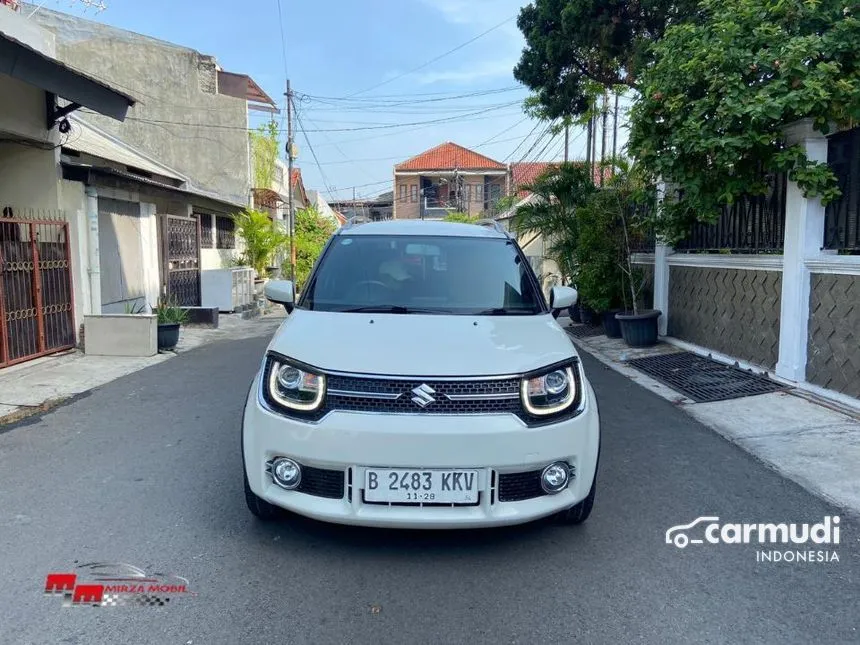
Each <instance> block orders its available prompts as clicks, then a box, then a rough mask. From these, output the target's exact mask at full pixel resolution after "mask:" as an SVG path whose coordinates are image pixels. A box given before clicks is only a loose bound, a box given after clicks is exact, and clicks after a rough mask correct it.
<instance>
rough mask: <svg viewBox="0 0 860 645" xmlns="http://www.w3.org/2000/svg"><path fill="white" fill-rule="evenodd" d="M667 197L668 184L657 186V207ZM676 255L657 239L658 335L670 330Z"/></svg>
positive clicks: (656, 293)
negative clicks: (671, 271)
mask: <svg viewBox="0 0 860 645" xmlns="http://www.w3.org/2000/svg"><path fill="white" fill-rule="evenodd" d="M665 197H666V183H665V182H662V181H661V182H659V183H658V184H657V207H658V208H662V204H663V200H664V199H665ZM672 253H674V250H673V249H672V247H671V246H667V245H666V244H664V243H663V242H662V240H661V239H660V238H659V236H658V238H657V240H656V243H655V245H654V309H658V310H659V311H660V312H662V315H661V316H660V318H659V319H658V320H657V333H658V334H659V335H660V336H666V335H667V333H668V328H669V256H670V255H671V254H672Z"/></svg>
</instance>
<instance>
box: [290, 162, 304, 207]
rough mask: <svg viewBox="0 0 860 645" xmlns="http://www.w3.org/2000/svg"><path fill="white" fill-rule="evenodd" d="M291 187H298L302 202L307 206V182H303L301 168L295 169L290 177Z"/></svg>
mask: <svg viewBox="0 0 860 645" xmlns="http://www.w3.org/2000/svg"><path fill="white" fill-rule="evenodd" d="M290 186H296V187H297V188H298V189H299V194H300V195H301V197H302V200H303V201H304V202H305V204H307V203H308V194H307V192H306V191H305V182H304V181H303V180H302V169H301V168H293V173H292V174H291V175H290Z"/></svg>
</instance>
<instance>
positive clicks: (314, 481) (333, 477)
mask: <svg viewBox="0 0 860 645" xmlns="http://www.w3.org/2000/svg"><path fill="white" fill-rule="evenodd" d="M343 489H344V471H342V470H327V469H325V468H313V467H311V466H302V481H301V482H300V483H299V486H298V488H296V490H297V491H298V492H300V493H307V494H308V495H314V496H316V497H327V498H329V499H342V498H343Z"/></svg>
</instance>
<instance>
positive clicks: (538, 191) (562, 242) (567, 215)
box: [512, 163, 595, 280]
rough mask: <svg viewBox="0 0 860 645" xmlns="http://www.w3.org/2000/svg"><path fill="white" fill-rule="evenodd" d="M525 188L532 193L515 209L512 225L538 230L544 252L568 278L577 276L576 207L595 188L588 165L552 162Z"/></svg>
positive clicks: (521, 231) (523, 230) (519, 229)
mask: <svg viewBox="0 0 860 645" xmlns="http://www.w3.org/2000/svg"><path fill="white" fill-rule="evenodd" d="M528 189H529V190H530V191H531V192H532V193H533V195H534V197H533V198H532V199H531V200H529V202H528V203H527V204H523V205H522V206H520V207H519V208H518V209H517V212H516V214H515V215H514V217H513V221H512V225H513V229H514V230H515V231H516V232H517V233H518V234H519V235H523V234H527V233H539V234H540V235H542V236H543V238H544V240H545V241H546V243H547V244H548V245H549V247H548V249H547V255H548V256H549V257H550V259H552V260H554V261H555V262H556V264H558V266H559V268H560V269H561V272H562V274H563V275H564V277H565V278H566V279H568V280H575V279H576V266H575V265H574V261H573V258H574V254H575V252H576V246H577V243H578V240H579V225H578V222H577V218H576V209H577V208H579V207H580V206H582V205H583V204H584V203H585V202H586V200H587V199H588V196H589V195H590V194H591V193H593V192H594V190H595V187H594V183H593V182H592V180H591V176H590V174H589V172H588V167H587V166H585V165H584V164H578V163H562V164H559V165H557V166H551V167H550V168H549V169H548V170H547V171H545V172H544V173H543V174H542V175H540V176H539V177H538V178H537V179H536V180H535V181H534V182H533V183H532V184H531V185H530V186H528Z"/></svg>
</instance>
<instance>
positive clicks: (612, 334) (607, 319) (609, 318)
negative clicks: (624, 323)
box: [603, 309, 624, 338]
mask: <svg viewBox="0 0 860 645" xmlns="http://www.w3.org/2000/svg"><path fill="white" fill-rule="evenodd" d="M620 313H624V311H623V310H622V309H610V310H609V311H604V312H603V333H604V334H606V336H607V337H608V338H621V323H619V322H618V319H617V318H615V314H620Z"/></svg>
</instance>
